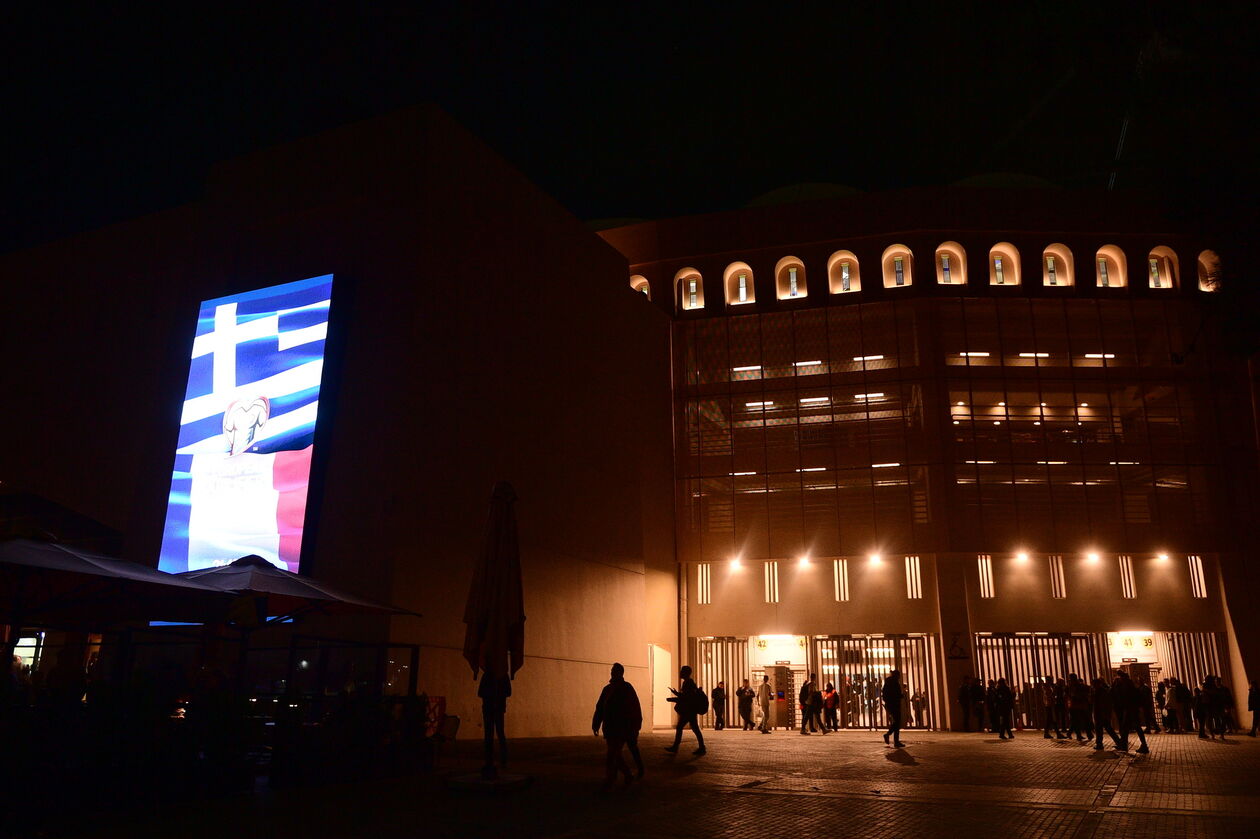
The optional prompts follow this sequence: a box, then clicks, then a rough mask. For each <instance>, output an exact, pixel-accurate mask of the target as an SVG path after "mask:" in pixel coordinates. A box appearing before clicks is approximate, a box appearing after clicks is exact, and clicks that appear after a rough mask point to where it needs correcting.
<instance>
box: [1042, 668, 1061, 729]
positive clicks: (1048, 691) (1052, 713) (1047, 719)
mask: <svg viewBox="0 0 1260 839" xmlns="http://www.w3.org/2000/svg"><path fill="white" fill-rule="evenodd" d="M1040 687H1041V712H1042V714H1043V717H1042V721H1043V723H1044V726H1045V727H1044V728H1043V729H1042V731H1041V736H1042V737H1044V738H1046V739H1047V740H1051V739H1053V738H1052V737H1051V736H1050V730H1051V729H1054V736H1055V737H1058V738H1059V739H1060V740H1062V739H1064V738H1063V728H1062V726H1061V724H1060V721H1059V714H1058V710H1057V709H1056V707H1055V704H1054V677H1053V676H1046V678H1045V681H1044V682H1043V683H1042V684H1041V685H1040Z"/></svg>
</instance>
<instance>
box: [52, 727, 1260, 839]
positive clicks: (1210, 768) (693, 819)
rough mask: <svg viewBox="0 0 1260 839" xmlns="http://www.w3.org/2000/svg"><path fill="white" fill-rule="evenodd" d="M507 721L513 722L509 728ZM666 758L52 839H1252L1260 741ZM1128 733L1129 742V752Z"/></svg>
mask: <svg viewBox="0 0 1260 839" xmlns="http://www.w3.org/2000/svg"><path fill="white" fill-rule="evenodd" d="M510 717H511V715H510V714H509V726H510V724H511V723H510ZM705 737H706V741H707V744H708V749H709V751H708V754H707V755H705V756H703V757H693V756H692V755H691V754H690V752H691V749H692V748H693V747H694V741H693V740H692V739H691V738H692V735H690V734H688V735H687V739H686V740H684V747H683V749H682V752H681V753H680V754H679V755H678V756H677V757H674V756H671V755H668V754H666V753H665V751H664V748H663V747H664V746H665V745H667V744H668V742H669V739H668V738H667V736H666V735H665V734H664V733H661V732H657V733H653V734H648V735H644V736H643V737H642V739H641V745H642V749H643V754H644V758H645V760H646V762H647V777H646V778H645V779H644V781H643V782H642V783H637V784H634V785H633V786H631V787H629V788H624V787H621V786H618V787H617V788H616V789H614V790H612V791H609V792H603V791H601V789H600V786H601V782H602V771H603V742H602V741H601V740H597V739H596V738H595V737H593V736H592V737H588V738H572V737H568V738H553V739H540V740H524V741H519V742H513V743H512V747H513V763H512V770H513V771H516V772H524V773H528V774H529V775H531V776H532V777H533V779H534V780H533V783H532V784H531V785H530V786H529V787H528V788H526V789H523V790H520V791H517V792H512V793H502V794H495V795H487V794H482V793H470V792H459V791H454V790H452V789H450V788H449V786H448V784H447V781H448V778H449V776H450V774H451V773H456V772H459V771H462V770H466V769H471V768H474V767H475V766H476V754H477V746H478V745H479V744H478V743H476V742H473V741H464V742H461V743H458V744H456V748H455V749H453V750H452V751H451V752H450V753H448V754H446V755H443V758H442V765H441V766H440V767H439V771H438V773H436V774H435V775H432V776H423V777H411V778H391V779H387V780H375V781H364V782H360V783H352V784H340V785H335V786H326V787H320V788H316V789H303V790H289V791H282V792H271V791H266V790H261V789H260V790H259V791H258V792H256V793H254V794H252V795H248V796H241V797H237V798H233V799H224V800H218V801H211V802H199V803H192V804H184V805H180V806H178V807H172V808H168V809H165V810H157V811H156V812H153V811H150V812H148V813H146V814H144V815H143V816H142V815H141V814H139V813H136V812H133V813H131V814H118V813H115V814H112V815H110V816H107V817H101V818H99V819H95V820H92V821H90V822H88V823H80V824H77V825H75V826H74V828H73V829H72V830H71V829H67V830H66V831H64V832H60V831H55V832H50V833H48V834H47V835H50V836H51V835H56V836H61V835H65V836H70V835H74V836H117V837H135V836H163V837H170V836H178V837H180V838H181V839H188V838H189V837H202V836H205V837H211V836H213V837H222V836H233V837H268V839H272V838H273V837H290V836H292V837H299V836H300V837H312V836H336V837H359V836H363V837H368V836H371V837H381V836H478V837H482V836H484V837H506V836H511V837H515V836H523V837H582V836H609V837H626V839H637V837H708V836H714V837H717V836H722V837H727V836H729V837H745V836H747V837H756V839H770V838H771V837H773V838H774V839H779V837H814V836H819V837H823V836H834V837H899V836H967V837H969V838H970V839H984V837H1001V839H1016V838H1017V837H1065V839H1066V837H1099V839H1101V837H1140V838H1141V839H1162V838H1163V837H1193V836H1222V837H1224V836H1231V837H1241V836H1253V835H1260V783H1258V780H1260V774H1258V770H1260V740H1256V739H1252V738H1250V737H1245V736H1242V737H1236V738H1233V737H1232V738H1230V739H1229V741H1227V742H1224V743H1222V742H1220V741H1208V740H1200V739H1198V738H1197V737H1194V736H1193V735H1155V736H1152V737H1150V738H1149V740H1150V745H1151V753H1150V754H1149V755H1145V756H1142V755H1136V754H1133V753H1129V754H1127V755H1124V754H1120V753H1118V752H1115V751H1110V750H1108V751H1104V752H1095V751H1093V749H1092V744H1090V745H1085V744H1078V743H1076V742H1074V741H1058V740H1054V741H1047V740H1044V739H1042V737H1041V734H1040V732H1021V733H1020V734H1019V735H1018V736H1017V737H1016V738H1015V740H1013V741H1010V742H1004V741H1001V740H998V739H997V737H996V736H993V735H989V734H970V735H965V734H949V733H915V732H907V736H906V738H905V742H906V744H907V748H905V749H903V750H894V749H890V748H886V747H885V746H884V744H883V741H882V739H881V737H880V735H879V734H878V733H875V732H840V733H838V734H832V735H828V736H825V737H824V736H822V735H819V734H814V735H811V736H808V737H802V736H800V735H799V734H797V733H795V732H787V731H776V732H774V733H773V734H771V735H761V734H759V733H757V732H743V731H732V730H727V731H721V732H713V731H706V732H705ZM1136 745H1137V743H1136V739H1135V740H1134V742H1133V746H1134V747H1136Z"/></svg>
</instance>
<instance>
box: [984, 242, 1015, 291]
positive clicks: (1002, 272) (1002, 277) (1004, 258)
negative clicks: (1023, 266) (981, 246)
mask: <svg viewBox="0 0 1260 839" xmlns="http://www.w3.org/2000/svg"><path fill="white" fill-rule="evenodd" d="M1021 279H1022V277H1021V276H1020V265H1019V250H1018V249H1016V247H1015V246H1014V245H1012V244H1011V243H1010V242H998V243H997V244H996V245H994V246H993V247H992V248H990V249H989V285H1019V284H1020V280H1021Z"/></svg>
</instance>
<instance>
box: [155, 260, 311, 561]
mask: <svg viewBox="0 0 1260 839" xmlns="http://www.w3.org/2000/svg"><path fill="white" fill-rule="evenodd" d="M332 290H333V275H332V274H324V275H321V276H317V277H311V278H310V279H306V280H298V281H296V282H290V283H283V284H281V285H276V286H269V287H267V288H260V289H254V290H252V291H247V292H242V293H240V294H234V295H229V296H226V297H220V298H216V299H213V300H206V301H204V302H202V303H201V305H200V308H199V312H198V318H197V330H196V334H195V337H194V339H193V345H192V351H191V353H190V362H189V373H188V384H187V388H186V390H185V394H184V403H183V409H182V412H181V417H180V431H179V442H178V444H177V446H176V452H175V465H174V469H173V470H172V476H171V489H170V494H169V496H168V502H167V512H166V523H165V527H164V530H163V536H162V548H161V553H160V558H159V561H158V567H159V568H160V569H161V570H163V571H169V572H172V573H178V572H182V571H193V570H198V569H201V568H211V567H216V566H220V565H225V564H227V563H230V562H232V561H233V560H235V559H238V558H240V557H242V556H246V555H249V554H255V555H257V556H261V557H262V558H263V559H265V560H267V561H268V562H270V563H272V564H273V565H276V566H277V567H279V568H283V569H286V570H289V571H293V572H295V573H296V572H297V571H298V570H299V568H300V564H301V555H302V543H303V537H304V535H305V532H306V530H307V529H308V522H307V521H306V513H307V498H308V494H309V491H310V483H311V472H312V470H311V465H312V461H313V459H314V455H315V443H316V429H317V427H318V421H319V415H320V413H321V409H320V397H321V390H322V389H324V388H325V384H324V381H323V379H324V368H325V348H326V344H327V340H328V325H329V316H330V314H331V311H332Z"/></svg>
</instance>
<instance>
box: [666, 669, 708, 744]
mask: <svg viewBox="0 0 1260 839" xmlns="http://www.w3.org/2000/svg"><path fill="white" fill-rule="evenodd" d="M678 680H679V683H680V684H679V686H678V690H674V689H673V688H670V692H671V693H673V694H674V695H673V696H671V697H669V699H667V700H665V701H666V702H673V703H674V712H675V713H676V714H678V725H677V726H676V727H675V728H674V745H672V746H666V747H665V751H667V752H669V753H670V754H674V753H676V752H677V751H678V747H679V746H680V745H681V744H682V736H683V729H684V728H687V727H690V728H691V730H692V731H694V732H695V733H696V742H697V743H699V748H697V749H696V751H695V754H697V755H702V754H704V753H705V749H704V735H703V734H701V733H700V723H699V722H698V721H697V719H696V717H697V714H698V712H699V707H700V705H701V703H703V702H704V696H703V694H701V693H700V689H699V688H697V687H696V682H695V680H694V679H692V678H691V667H690V666H688V665H683V668H682V669H681V670H679V671H678Z"/></svg>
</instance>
